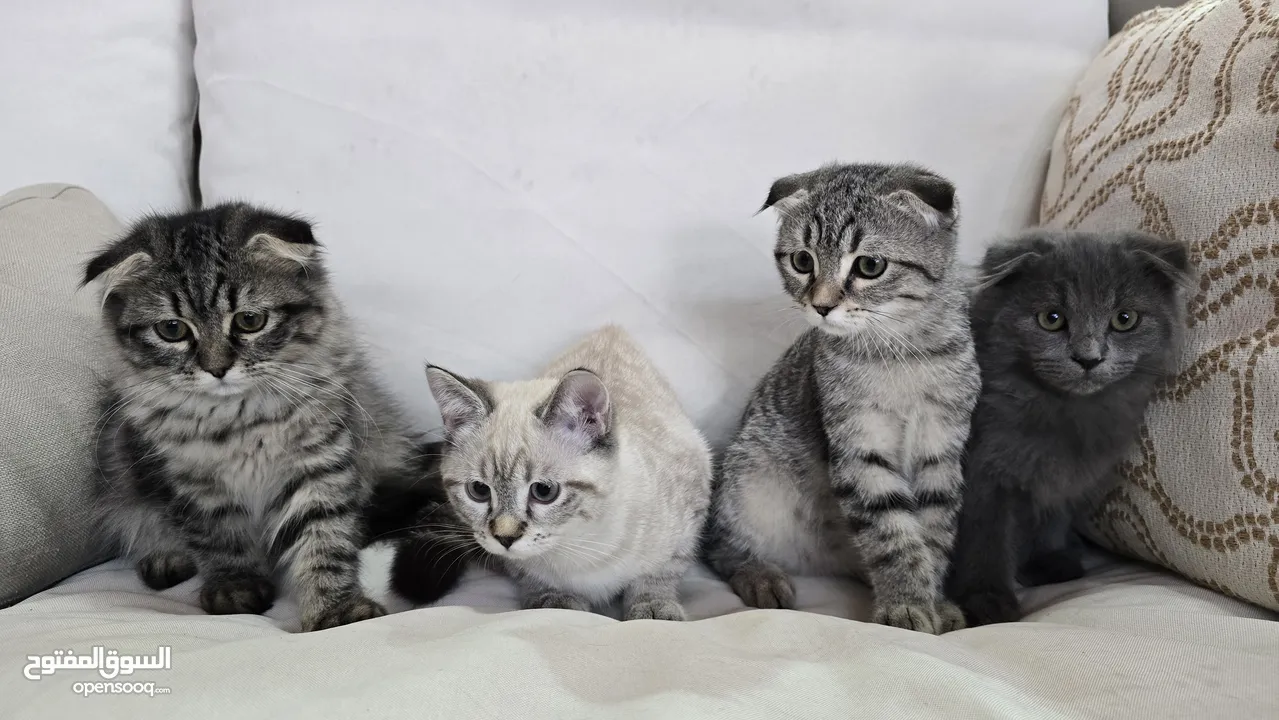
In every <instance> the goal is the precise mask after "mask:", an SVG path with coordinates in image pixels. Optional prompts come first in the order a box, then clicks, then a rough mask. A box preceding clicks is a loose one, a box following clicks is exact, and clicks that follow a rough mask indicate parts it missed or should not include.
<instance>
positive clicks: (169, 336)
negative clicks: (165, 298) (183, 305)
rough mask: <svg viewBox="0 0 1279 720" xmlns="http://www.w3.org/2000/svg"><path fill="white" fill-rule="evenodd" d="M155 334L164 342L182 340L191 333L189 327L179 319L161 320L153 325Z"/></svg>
mask: <svg viewBox="0 0 1279 720" xmlns="http://www.w3.org/2000/svg"><path fill="white" fill-rule="evenodd" d="M153 327H154V328H155V334H156V335H159V336H160V339H161V340H163V341H165V342H182V341H183V340H186V339H187V336H188V335H190V334H191V328H190V327H189V326H188V325H187V324H186V323H184V322H182V321H181V320H177V319H169V320H161V321H160V322H158V323H156V324H155V325H154V326H153Z"/></svg>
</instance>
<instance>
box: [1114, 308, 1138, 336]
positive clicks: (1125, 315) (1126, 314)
mask: <svg viewBox="0 0 1279 720" xmlns="http://www.w3.org/2000/svg"><path fill="white" fill-rule="evenodd" d="M1139 320H1141V315H1139V314H1138V313H1137V312H1136V311H1134V310H1120V311H1119V312H1117V313H1115V314H1114V315H1111V316H1110V327H1112V328H1114V329H1115V330H1116V331H1117V332H1128V331H1129V330H1131V329H1133V328H1135V327H1137V321H1139Z"/></svg>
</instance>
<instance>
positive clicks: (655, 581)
mask: <svg viewBox="0 0 1279 720" xmlns="http://www.w3.org/2000/svg"><path fill="white" fill-rule="evenodd" d="M427 377H428V380H429V382H430V386H431V392H432V393H433V394H434V395H435V399H436V400H437V401H438V402H439V405H440V412H441V414H442V415H443V417H444V427H445V434H446V438H447V442H448V449H447V451H446V454H445V457H444V459H443V462H442V465H441V472H442V473H443V477H444V484H445V488H446V490H447V491H448V493H449V497H450V499H451V501H452V505H453V509H454V513H455V515H456V516H457V518H458V524H457V525H456V526H455V529H454V530H453V531H452V534H453V535H454V536H460V537H462V538H463V541H464V542H465V543H468V544H469V543H472V542H473V543H478V544H479V546H480V547H482V548H483V549H484V550H485V551H487V552H488V553H489V554H490V556H491V557H492V558H495V559H496V560H497V561H498V565H499V567H500V568H501V569H502V570H503V571H505V572H507V573H509V574H510V575H512V576H513V577H514V578H515V581H516V583H517V585H518V586H519V590H520V595H521V598H522V603H523V605H524V607H526V608H568V609H573V610H589V609H590V608H591V606H592V605H599V604H603V603H608V602H611V601H612V600H614V599H615V598H616V597H618V596H619V595H621V597H622V604H623V606H624V612H625V617H626V619H628V620H630V619H637V618H649V619H658V620H683V619H684V610H683V607H682V606H681V605H680V601H679V582H680V579H681V578H682V577H683V576H684V572H685V570H687V568H688V566H689V564H690V563H692V562H693V561H694V559H695V558H696V554H697V541H698V538H699V535H700V533H701V528H702V524H703V521H704V519H705V516H706V507H707V505H708V504H709V502H710V481H711V459H710V450H709V448H708V447H707V445H706V441H705V440H704V439H703V438H702V435H701V433H699V432H698V431H697V428H695V427H694V426H693V423H692V422H691V421H690V420H689V419H688V417H687V416H686V415H685V414H684V411H683V410H682V409H681V408H680V405H679V401H678V400H677V399H676V397H675V393H674V392H673V391H672V390H671V388H670V386H669V385H667V383H666V380H665V379H664V378H662V376H661V375H660V374H659V373H658V372H657V370H656V369H655V368H654V367H653V366H652V364H651V363H650V362H649V360H648V358H646V357H645V356H644V354H643V352H642V351H640V349H639V348H638V347H636V346H635V344H634V343H633V342H632V341H631V339H630V338H629V337H628V336H627V335H626V333H625V332H624V331H622V330H621V329H619V328H616V327H606V328H604V329H602V330H600V331H598V332H596V333H595V334H593V335H591V336H590V337H588V338H586V339H585V340H584V341H582V342H581V343H580V344H578V345H577V346H576V347H574V348H572V349H570V350H568V351H567V352H566V353H564V354H563V355H561V356H560V357H559V358H558V359H557V360H555V361H554V362H553V363H551V365H550V367H548V368H547V369H546V370H545V371H544V372H543V373H542V374H541V376H540V377H539V378H538V379H536V380H528V381H523V382H513V383H488V382H482V381H479V380H470V379H466V378H463V377H460V376H457V375H453V374H452V373H449V372H448V371H446V370H443V369H441V368H438V367H429V368H428V369H427ZM424 530H425V531H426V532H427V533H428V534H431V533H434V534H435V535H437V536H447V535H448V534H449V533H448V532H446V531H445V530H441V529H440V528H439V527H438V526H427V527H425V528H424ZM414 547H415V546H414V544H413V543H412V542H410V543H406V544H405V545H403V546H402V547H401V554H402V556H403V557H400V558H397V565H400V564H402V562H412V563H424V564H433V563H435V562H436V561H437V559H436V558H432V557H417V556H414V555H405V553H413V552H414ZM435 547H436V548H440V547H441V546H440V545H439V544H436V545H435ZM428 554H429V553H428ZM430 574H431V575H432V576H435V575H437V574H438V573H435V572H432V573H430ZM400 576H401V575H400V573H398V572H397V577H400ZM397 590H401V591H404V590H405V587H404V586H403V585H399V586H397ZM406 594H408V595H409V597H410V599H412V600H416V601H429V600H430V599H433V598H432V597H430V596H429V595H427V596H424V597H417V595H416V594H414V593H413V592H409V593H406ZM431 594H436V593H435V592H432V593H431Z"/></svg>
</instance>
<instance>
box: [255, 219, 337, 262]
mask: <svg viewBox="0 0 1279 720" xmlns="http://www.w3.org/2000/svg"><path fill="white" fill-rule="evenodd" d="M246 247H247V248H248V249H249V252H250V253H251V254H252V255H253V257H254V258H256V259H257V260H259V261H261V262H265V263H269V264H275V265H278V266H279V267H280V269H287V268H290V267H293V266H300V267H303V268H305V267H307V266H308V265H309V264H310V263H311V261H312V260H314V259H315V257H316V254H317V250H319V247H320V246H319V244H318V243H317V242H316V241H315V234H314V232H313V231H312V230H311V224H310V223H308V222H307V221H305V220H301V219H298V218H293V217H283V216H281V217H272V218H270V219H269V220H268V221H266V222H264V223H262V225H261V226H260V227H258V228H257V229H256V231H255V232H254V233H253V235H252V236H250V237H249V242H248V243H247V245H246Z"/></svg>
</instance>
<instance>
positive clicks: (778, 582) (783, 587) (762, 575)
mask: <svg viewBox="0 0 1279 720" xmlns="http://www.w3.org/2000/svg"><path fill="white" fill-rule="evenodd" d="M728 586H729V587H731V588H732V589H733V592H735V593H737V597H739V598H741V599H742V602H744V603H746V604H747V605H749V606H750V607H756V608H761V609H764V610H772V609H781V610H790V609H792V608H794V607H795V587H794V586H793V585H791V581H790V577H789V576H787V575H786V573H785V572H783V571H782V569H781V568H779V567H777V566H776V565H768V564H759V565H747V566H745V567H743V568H741V569H739V570H738V571H737V572H735V573H733V577H731V578H729V580H728Z"/></svg>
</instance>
